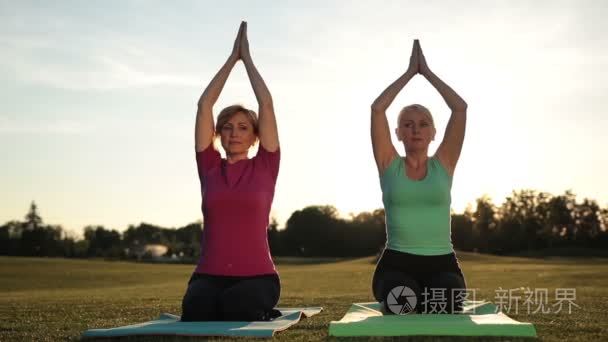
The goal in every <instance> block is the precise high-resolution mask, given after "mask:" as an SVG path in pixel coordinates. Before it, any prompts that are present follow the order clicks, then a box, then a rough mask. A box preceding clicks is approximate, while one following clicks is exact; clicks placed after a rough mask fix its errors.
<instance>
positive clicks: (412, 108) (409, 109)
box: [397, 103, 437, 139]
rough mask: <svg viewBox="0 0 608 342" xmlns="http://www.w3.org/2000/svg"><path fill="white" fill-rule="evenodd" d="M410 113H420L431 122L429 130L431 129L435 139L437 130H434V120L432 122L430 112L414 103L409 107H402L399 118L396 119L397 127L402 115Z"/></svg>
mask: <svg viewBox="0 0 608 342" xmlns="http://www.w3.org/2000/svg"><path fill="white" fill-rule="evenodd" d="M410 112H418V113H422V114H424V116H426V117H427V119H428V120H429V121H430V122H431V128H432V129H433V139H435V134H436V133H437V129H436V128H435V120H433V115H432V114H431V111H430V110H429V109H428V108H426V107H425V106H423V105H421V104H417V103H414V104H411V105H409V106H405V107H403V109H401V111H400V112H399V116H398V117H397V126H399V124H400V123H401V117H402V116H403V114H405V113H410Z"/></svg>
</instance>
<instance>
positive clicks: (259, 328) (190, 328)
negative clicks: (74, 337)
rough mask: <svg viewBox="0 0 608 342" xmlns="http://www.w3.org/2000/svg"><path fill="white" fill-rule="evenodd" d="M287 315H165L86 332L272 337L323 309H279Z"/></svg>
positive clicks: (95, 334) (90, 334)
mask: <svg viewBox="0 0 608 342" xmlns="http://www.w3.org/2000/svg"><path fill="white" fill-rule="evenodd" d="M277 310H279V311H281V313H282V314H283V315H282V316H280V317H277V318H275V319H274V320H272V321H268V322H220V321H218V322H180V321H179V318H180V316H176V315H172V314H167V313H164V314H161V315H160V317H158V318H157V319H155V320H153V321H149V322H145V323H140V324H133V325H127V326H124V327H117V328H110V329H89V330H87V331H85V332H84V333H82V337H83V338H87V337H118V336H134V335H172V336H177V335H180V336H247V337H272V336H273V335H274V333H275V332H278V331H283V330H285V329H287V328H289V327H291V326H292V325H294V324H296V323H298V322H299V321H300V318H302V316H304V317H310V316H313V315H316V314H318V313H319V312H321V310H323V308H316V307H315V308H277Z"/></svg>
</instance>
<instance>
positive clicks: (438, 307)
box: [372, 249, 466, 313]
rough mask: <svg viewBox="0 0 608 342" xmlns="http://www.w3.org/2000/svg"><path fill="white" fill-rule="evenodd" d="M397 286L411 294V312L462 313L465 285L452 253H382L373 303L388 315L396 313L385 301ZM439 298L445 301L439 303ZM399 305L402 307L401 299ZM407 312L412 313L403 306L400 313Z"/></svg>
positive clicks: (375, 282)
mask: <svg viewBox="0 0 608 342" xmlns="http://www.w3.org/2000/svg"><path fill="white" fill-rule="evenodd" d="M399 286H406V287H408V288H410V289H411V290H412V291H413V292H414V294H415V296H416V306H415V307H414V308H413V309H414V310H415V311H416V312H418V313H458V312H461V311H462V302H463V299H464V295H465V292H464V291H465V290H464V289H466V282H465V280H464V275H463V274H462V271H461V270H460V266H459V265H458V259H457V258H456V255H455V254H454V253H450V254H444V255H416V254H410V253H404V252H398V251H394V250H390V249H385V250H384V252H383V253H382V257H381V258H380V260H379V261H378V264H377V266H376V271H375V272H374V279H373V281H372V291H373V293H374V297H375V298H376V300H377V301H378V302H383V304H384V310H385V312H387V313H391V312H394V309H395V306H393V307H392V309H391V308H389V304H388V302H389V301H387V297H388V296H389V294H390V292H391V290H393V289H395V288H396V287H399ZM433 289H436V290H433ZM437 289H439V290H437ZM424 292H426V293H427V295H426V296H424V295H423V293H424ZM391 296H394V294H393V295H391ZM397 297H398V296H397ZM441 297H444V298H445V300H440V299H441ZM393 298H394V297H393ZM399 304H404V300H403V298H401V300H400V301H399ZM398 306H399V305H397V307H398ZM408 311H412V310H411V309H409V310H408V307H407V306H405V307H404V310H403V311H401V312H402V313H406V312H408Z"/></svg>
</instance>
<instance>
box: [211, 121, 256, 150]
mask: <svg viewBox="0 0 608 342" xmlns="http://www.w3.org/2000/svg"><path fill="white" fill-rule="evenodd" d="M220 138H221V141H222V147H223V148H224V150H225V151H226V153H228V154H241V153H247V151H248V150H249V148H250V147H251V146H252V145H253V144H254V143H255V140H256V135H255V133H254V131H253V125H252V124H251V121H250V120H249V117H248V116H247V114H245V113H243V112H238V113H236V114H234V115H233V116H232V117H231V118H230V120H228V121H227V122H226V123H225V124H224V126H222V127H221V130H220Z"/></svg>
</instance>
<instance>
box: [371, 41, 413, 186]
mask: <svg viewBox="0 0 608 342" xmlns="http://www.w3.org/2000/svg"><path fill="white" fill-rule="evenodd" d="M417 46H418V40H417V39H416V40H414V45H413V47H412V55H411V56H410V65H409V67H408V68H407V71H406V72H405V74H403V75H401V77H399V78H398V79H397V80H396V81H395V82H393V83H392V84H391V85H390V86H388V88H386V89H385V90H384V91H383V92H382V94H380V96H378V98H377V99H376V101H374V103H373V104H372V124H371V127H372V128H371V135H372V148H373V150H374V158H375V159H376V166H377V167H378V172H379V173H380V174H382V173H383V172H384V170H386V168H387V167H388V165H389V164H390V162H391V161H392V160H393V158H395V156H396V155H397V150H396V149H395V146H393V142H392V141H391V132H390V129H389V126H388V120H387V118H386V109H387V108H388V107H389V106H390V105H391V103H393V100H395V97H397V94H399V92H400V91H401V89H403V87H405V85H406V84H407V83H408V82H409V81H410V80H411V79H412V77H414V76H415V75H416V74H417V73H418V58H419V55H418V53H417Z"/></svg>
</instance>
